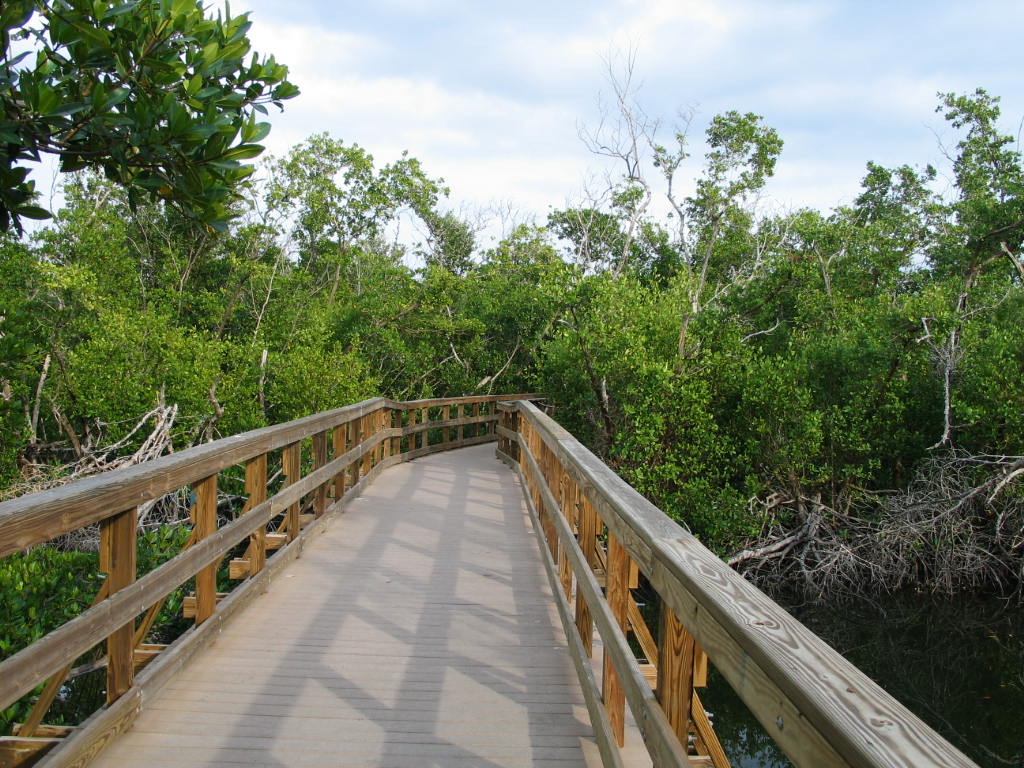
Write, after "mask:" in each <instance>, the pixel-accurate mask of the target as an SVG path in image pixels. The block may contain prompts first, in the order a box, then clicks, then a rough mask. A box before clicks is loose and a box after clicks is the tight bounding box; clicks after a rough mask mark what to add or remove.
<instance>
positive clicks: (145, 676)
mask: <svg viewBox="0 0 1024 768" xmlns="http://www.w3.org/2000/svg"><path fill="white" fill-rule="evenodd" d="M253 514H256V515H258V514H261V510H258V509H254V510H253ZM331 519H332V516H331V515H330V514H327V515H325V516H324V517H323V518H321V519H319V520H317V521H316V522H315V523H314V525H312V526H310V527H309V528H308V529H307V530H306V531H304V532H303V533H302V534H301V536H299V538H298V539H296V540H295V541H294V542H292V543H291V544H288V545H287V546H286V547H285V548H284V550H283V551H281V552H280V553H278V554H277V556H275V557H274V559H273V560H271V561H270V562H269V563H267V566H266V567H265V568H264V569H263V570H262V571H261V572H260V573H258V574H256V575H255V576H254V577H253V578H252V579H249V580H248V581H246V582H244V583H242V584H241V585H239V587H238V588H237V589H235V590H234V591H233V592H231V593H230V594H229V595H228V596H227V597H226V598H224V601H223V602H222V603H221V604H220V606H219V610H218V611H217V612H216V613H214V615H213V616H212V617H211V618H210V619H209V621H206V622H205V623H203V624H202V625H201V626H196V627H192V628H191V629H189V630H187V631H186V632H185V633H184V634H183V635H182V636H181V637H179V638H178V639H177V640H175V641H174V643H172V644H171V645H170V646H168V648H167V650H166V651H165V652H164V653H161V654H160V655H159V656H158V657H157V658H156V659H155V660H154V661H153V662H152V663H151V664H149V665H147V666H146V668H145V669H143V670H142V671H141V672H140V673H139V674H138V676H137V677H136V679H135V686H134V687H133V688H132V689H131V690H130V691H129V692H128V693H127V694H125V695H124V696H122V697H121V698H120V699H118V700H117V701H115V702H114V703H113V704H111V705H109V706H108V707H106V708H104V709H101V710H99V711H98V712H95V713H94V714H93V715H91V716H90V717H89V718H88V719H87V720H86V721H85V722H84V723H82V724H81V725H80V726H78V727H77V728H76V729H75V733H74V737H73V738H70V739H66V740H64V741H62V742H61V743H60V744H58V745H57V746H56V747H55V748H54V749H53V752H52V753H51V754H49V755H47V756H46V759H45V762H44V763H43V765H42V766H41V768H84V767H85V766H87V765H89V764H90V763H91V762H92V761H93V760H94V759H95V758H96V756H97V755H98V754H100V753H101V752H102V751H103V749H104V748H106V747H107V745H109V744H110V743H111V742H112V741H113V740H115V739H116V738H117V736H119V735H120V734H122V733H124V732H125V731H126V730H128V729H129V728H130V727H131V725H132V723H133V722H134V721H135V718H136V717H137V716H138V714H139V712H140V711H141V708H142V705H143V702H144V701H151V700H152V699H153V697H154V696H156V694H157V693H159V692H160V691H161V690H162V689H163V688H164V686H166V685H167V684H168V683H169V682H171V680H172V679H173V678H174V677H175V675H176V674H177V673H179V672H180V670H181V669H182V668H183V667H184V666H185V665H186V664H188V663H189V661H191V660H192V658H193V657H195V656H196V655H197V654H199V653H200V652H202V651H203V650H205V649H206V648H208V647H209V646H210V644H211V643H213V642H214V641H216V640H217V639H218V638H219V637H220V634H221V632H222V630H223V627H224V625H225V624H226V623H227V622H228V621H230V620H231V619H233V618H234V617H235V616H236V614H237V613H238V612H240V611H241V610H242V609H243V608H245V607H246V606H247V605H249V604H250V603H251V602H252V600H254V599H255V598H257V597H259V596H260V595H262V594H263V593H264V592H265V591H266V588H267V584H268V583H269V581H270V580H271V579H273V578H274V576H276V575H277V574H278V573H279V572H280V571H281V570H282V569H283V568H284V567H285V566H286V565H287V564H288V563H290V562H291V561H292V560H294V559H295V558H296V557H298V555H299V553H300V552H301V551H302V547H303V544H304V542H305V541H307V540H308V538H309V537H311V536H315V535H318V534H320V533H321V532H322V531H323V530H324V529H325V526H326V525H329V524H330V521H331ZM236 522H237V521H236ZM227 529H228V526H225V527H224V528H222V529H221V530H220V531H219V532H218V535H221V534H224V533H225V531H226V530H227ZM242 539H244V536H243V537H242V538H240V539H239V540H240V541H241V540H242ZM206 544H208V542H207V543H206ZM197 551H201V550H200V549H199V547H197ZM193 554H194V553H193ZM147 576H148V574H147ZM145 578H146V577H145V576H144V577H143V578H142V579H139V583H141V582H142V581H143V579H145Z"/></svg>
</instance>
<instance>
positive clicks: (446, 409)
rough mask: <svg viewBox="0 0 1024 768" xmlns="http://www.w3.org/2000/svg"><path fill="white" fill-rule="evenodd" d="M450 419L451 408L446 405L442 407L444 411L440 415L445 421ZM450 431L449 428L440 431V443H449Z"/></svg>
mask: <svg viewBox="0 0 1024 768" xmlns="http://www.w3.org/2000/svg"><path fill="white" fill-rule="evenodd" d="M451 417H452V407H451V405H446V406H445V407H444V411H443V412H442V414H441V418H442V419H444V420H445V421H448V419H450V418H451ZM451 429H452V428H451V427H445V428H444V429H442V430H441V442H442V443H448V442H450V440H449V439H450V437H451Z"/></svg>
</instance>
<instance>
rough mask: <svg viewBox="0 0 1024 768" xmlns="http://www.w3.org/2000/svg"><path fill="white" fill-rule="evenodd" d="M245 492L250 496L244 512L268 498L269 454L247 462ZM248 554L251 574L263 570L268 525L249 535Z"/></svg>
mask: <svg viewBox="0 0 1024 768" xmlns="http://www.w3.org/2000/svg"><path fill="white" fill-rule="evenodd" d="M245 494H246V496H247V497H248V498H247V499H246V502H245V507H244V508H243V509H242V512H243V513H244V512H248V511H249V510H250V509H252V508H253V507H255V506H256V505H257V504H262V503H263V502H264V501H266V500H267V454H265V453H261V454H260V455H259V456H255V457H254V458H251V459H249V461H247V462H246V463H245ZM246 554H247V556H248V559H249V575H250V576H255V575H256V574H257V573H259V572H260V571H262V570H263V566H264V564H266V561H267V529H266V527H264V526H260V528H259V530H258V531H256V532H254V533H253V534H252V535H251V536H249V547H248V551H247V552H246Z"/></svg>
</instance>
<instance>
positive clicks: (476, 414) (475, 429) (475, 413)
mask: <svg viewBox="0 0 1024 768" xmlns="http://www.w3.org/2000/svg"><path fill="white" fill-rule="evenodd" d="M479 416H480V403H473V418H474V419H476V418H479ZM479 434H480V425H479V424H476V423H474V424H473V434H472V435H470V436H471V437H476V436H477V435H479Z"/></svg>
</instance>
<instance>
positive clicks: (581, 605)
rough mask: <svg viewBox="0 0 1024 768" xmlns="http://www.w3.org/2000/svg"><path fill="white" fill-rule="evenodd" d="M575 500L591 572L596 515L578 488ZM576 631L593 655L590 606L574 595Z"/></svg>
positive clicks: (595, 534)
mask: <svg viewBox="0 0 1024 768" xmlns="http://www.w3.org/2000/svg"><path fill="white" fill-rule="evenodd" d="M576 499H577V503H578V506H579V516H580V517H579V520H580V523H579V530H580V533H579V544H580V549H581V550H583V558H584V559H585V560H586V561H587V564H588V565H589V566H590V568H591V570H593V568H594V564H595V563H596V562H597V549H596V547H597V525H598V523H597V513H596V512H595V511H594V507H593V506H592V505H591V503H590V501H588V500H587V498H586V497H585V496H583V494H582V492H581V491H580V490H579V488H577V489H576ZM576 629H577V630H578V631H579V633H580V638H581V639H582V640H583V647H584V648H586V649H587V655H588V656H592V655H593V653H594V623H593V616H592V615H591V613H590V606H588V605H587V601H586V599H584V597H583V595H576Z"/></svg>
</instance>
